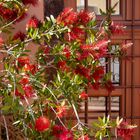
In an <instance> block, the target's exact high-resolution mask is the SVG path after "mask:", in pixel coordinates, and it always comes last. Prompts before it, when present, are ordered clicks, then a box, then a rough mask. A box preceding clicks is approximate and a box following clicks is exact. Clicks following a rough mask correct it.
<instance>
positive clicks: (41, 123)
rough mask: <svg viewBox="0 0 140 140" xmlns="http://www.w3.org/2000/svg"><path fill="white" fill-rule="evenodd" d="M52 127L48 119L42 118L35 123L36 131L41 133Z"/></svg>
mask: <svg viewBox="0 0 140 140" xmlns="http://www.w3.org/2000/svg"><path fill="white" fill-rule="evenodd" d="M49 127H50V121H49V119H48V118H47V117H45V116H41V117H39V118H37V119H36V121H35V129H36V130H37V131H39V132H44V131H46V130H48V129H49Z"/></svg>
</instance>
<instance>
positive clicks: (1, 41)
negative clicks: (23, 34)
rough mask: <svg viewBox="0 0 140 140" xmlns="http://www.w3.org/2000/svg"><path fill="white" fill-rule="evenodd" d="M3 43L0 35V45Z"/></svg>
mask: <svg viewBox="0 0 140 140" xmlns="http://www.w3.org/2000/svg"><path fill="white" fill-rule="evenodd" d="M3 43H4V41H3V39H2V38H1V37H0V46H2V44H3Z"/></svg>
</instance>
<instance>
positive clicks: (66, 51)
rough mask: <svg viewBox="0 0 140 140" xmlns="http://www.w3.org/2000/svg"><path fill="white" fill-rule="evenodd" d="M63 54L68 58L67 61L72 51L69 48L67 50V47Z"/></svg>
mask: <svg viewBox="0 0 140 140" xmlns="http://www.w3.org/2000/svg"><path fill="white" fill-rule="evenodd" d="M63 53H64V55H65V56H66V58H67V59H69V58H70V56H71V52H70V49H69V48H66V47H65V48H64V49H63Z"/></svg>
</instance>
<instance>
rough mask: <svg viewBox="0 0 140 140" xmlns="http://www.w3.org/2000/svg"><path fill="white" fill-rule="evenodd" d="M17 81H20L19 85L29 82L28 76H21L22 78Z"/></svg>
mask: <svg viewBox="0 0 140 140" xmlns="http://www.w3.org/2000/svg"><path fill="white" fill-rule="evenodd" d="M19 83H20V84H21V85H26V84H28V83H29V78H28V77H23V78H22V79H21V80H20V81H19Z"/></svg>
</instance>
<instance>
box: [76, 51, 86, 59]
mask: <svg viewBox="0 0 140 140" xmlns="http://www.w3.org/2000/svg"><path fill="white" fill-rule="evenodd" d="M88 56H89V52H86V51H84V52H82V53H80V52H77V53H76V59H77V60H79V61H81V60H83V59H86V58H87V57H88Z"/></svg>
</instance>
